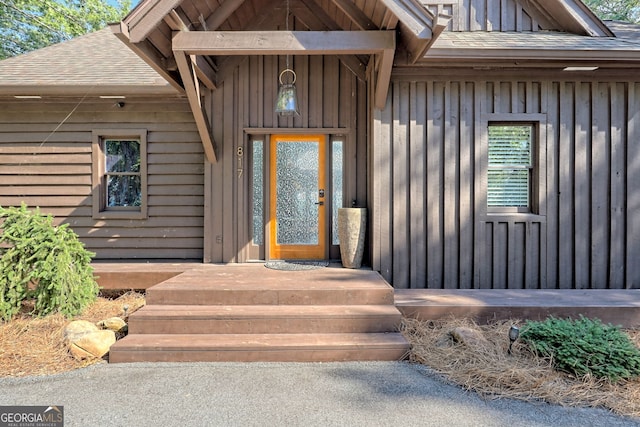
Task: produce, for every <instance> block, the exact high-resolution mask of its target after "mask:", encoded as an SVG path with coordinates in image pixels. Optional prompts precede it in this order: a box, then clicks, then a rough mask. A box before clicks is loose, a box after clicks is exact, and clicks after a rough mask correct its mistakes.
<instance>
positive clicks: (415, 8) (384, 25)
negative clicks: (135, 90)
mask: <svg viewBox="0 0 640 427" xmlns="http://www.w3.org/2000/svg"><path fill="white" fill-rule="evenodd" d="M287 8H288V9H289V11H290V13H289V14H288V15H287ZM450 18H451V17H450V16H448V15H444V14H439V15H436V14H434V13H432V12H430V11H429V10H428V9H427V8H426V7H425V6H424V5H423V4H422V3H421V2H420V1H419V0H354V1H352V0H280V1H276V2H273V1H270V0H217V1H216V0H143V1H142V2H141V3H140V4H139V5H138V6H137V7H136V8H135V9H134V10H133V11H132V12H131V13H130V14H129V15H128V16H127V17H125V18H124V20H123V21H122V22H121V23H120V24H116V25H114V26H113V27H112V29H113V31H114V32H115V33H116V34H117V35H118V37H119V38H120V39H121V40H122V41H123V42H125V43H126V44H127V45H128V46H129V47H131V49H133V50H134V51H135V52H136V53H137V54H138V55H139V56H140V57H142V58H143V59H144V60H145V61H146V62H147V63H148V64H149V65H151V66H152V67H153V68H155V69H156V70H157V71H158V72H160V73H161V75H162V76H163V77H165V78H166V79H167V80H168V81H169V82H170V83H171V84H172V85H174V86H175V87H176V88H178V89H179V90H181V91H182V90H184V92H185V93H186V95H187V97H188V99H189V102H190V105H191V109H192V111H193V114H194V117H195V121H196V124H197V126H198V130H199V132H200V136H201V138H202V141H203V145H204V149H205V154H206V156H207V159H208V160H209V161H210V162H215V160H216V153H215V142H214V140H213V136H212V134H211V129H210V125H209V120H208V118H207V115H206V112H205V110H204V108H203V106H202V105H201V96H200V86H201V84H202V85H204V86H206V87H208V88H210V89H212V90H215V88H216V86H217V85H219V84H220V82H222V81H223V80H224V79H225V76H226V75H228V74H229V73H230V72H232V71H233V70H234V69H235V68H236V67H237V65H238V64H239V63H240V61H242V60H243V57H246V56H248V55H285V54H286V55H337V56H338V57H339V58H340V60H341V61H342V62H343V64H344V65H345V66H346V67H347V68H349V69H350V70H351V71H352V72H353V73H354V74H355V75H356V76H358V77H359V78H360V79H362V80H364V79H365V78H367V77H370V78H373V79H375V80H374V81H375V85H376V90H375V93H376V95H375V99H374V104H375V106H376V107H378V108H382V107H383V106H384V103H385V100H386V97H387V91H388V87H389V80H390V78H391V70H392V68H393V58H394V55H395V52H396V50H397V49H398V45H396V37H395V33H396V30H399V31H398V33H399V37H400V44H399V46H400V48H401V49H403V50H405V51H406V53H407V55H406V56H407V57H408V58H409V60H410V61H411V62H415V61H416V60H417V59H419V58H421V57H422V56H423V55H424V53H425V52H426V50H427V49H428V48H429V46H430V45H431V44H432V43H433V41H434V40H435V39H436V38H437V36H438V35H439V34H440V33H441V32H442V31H443V30H444V29H445V27H446V26H447V24H448V22H449V19H450ZM285 28H287V29H289V28H291V29H292V30H293V31H283V30H284V29H285ZM374 57H375V58H377V59H376V60H373V61H372V58H374Z"/></svg>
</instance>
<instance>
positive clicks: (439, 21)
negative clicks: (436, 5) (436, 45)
mask: <svg viewBox="0 0 640 427" xmlns="http://www.w3.org/2000/svg"><path fill="white" fill-rule="evenodd" d="M451 18H452V17H451V15H444V14H440V15H438V16H437V17H436V21H435V24H434V25H433V28H432V29H431V38H430V39H426V40H424V41H422V43H416V44H415V45H414V46H413V49H412V50H410V51H409V55H410V56H409V62H410V63H411V64H415V63H416V61H418V60H419V59H421V58H422V57H423V56H424V54H425V52H426V51H427V50H428V49H429V47H431V45H432V44H433V42H435V41H436V39H437V38H438V37H439V36H440V34H442V32H443V31H444V30H445V28H447V26H448V25H449V21H451ZM408 48H409V46H407V49H408Z"/></svg>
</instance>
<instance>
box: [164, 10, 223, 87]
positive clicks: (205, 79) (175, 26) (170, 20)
mask: <svg viewBox="0 0 640 427" xmlns="http://www.w3.org/2000/svg"><path fill="white" fill-rule="evenodd" d="M164 21H165V22H166V23H167V25H169V28H171V29H172V30H173V31H189V26H188V25H187V23H186V18H185V17H184V16H182V15H181V14H180V13H178V11H177V10H175V9H173V10H172V11H171V12H169V14H168V15H167V16H165V17H164ZM191 65H192V67H193V68H194V70H195V72H196V75H197V76H198V79H199V80H200V81H201V82H202V84H204V85H205V86H206V87H207V88H208V89H211V90H216V87H217V85H216V71H215V69H214V68H213V67H212V66H211V64H210V63H209V61H208V60H207V59H206V58H205V57H203V56H192V57H191Z"/></svg>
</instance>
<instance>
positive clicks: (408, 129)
mask: <svg viewBox="0 0 640 427" xmlns="http://www.w3.org/2000/svg"><path fill="white" fill-rule="evenodd" d="M373 114H374V122H373V129H374V135H373V147H372V162H373V163H372V165H371V171H372V174H373V181H372V190H371V196H372V201H371V205H372V206H373V214H372V215H371V220H372V239H373V249H372V250H373V254H372V265H373V268H374V269H376V270H378V271H380V272H381V273H382V274H383V276H384V277H385V278H386V279H387V280H389V281H390V282H391V283H392V284H393V286H395V287H398V288H407V287H411V288H461V289H466V288H495V289H502V288H508V289H523V288H527V289H536V288H541V289H547V288H548V289H555V288H575V289H587V288H594V289H595V288H611V289H614V288H615V289H623V288H640V266H639V265H640V262H639V261H640V215H639V213H640V191H638V190H639V188H638V185H639V184H640V83H638V82H620V83H618V82H611V81H575V82H573V81H519V80H505V81H479V80H465V81H445V80H438V79H436V80H432V81H411V79H407V78H405V79H404V80H403V81H394V82H393V83H392V86H391V89H390V94H389V98H388V102H387V106H386V108H385V109H384V110H382V111H374V112H373ZM492 114H497V115H499V117H502V118H504V117H509V116H510V115H513V117H514V118H520V119H521V118H522V117H528V116H527V115H531V117H543V118H544V120H543V126H541V135H540V138H539V141H540V146H539V150H538V166H537V167H538V168H539V173H540V174H541V175H540V176H539V179H538V183H539V188H538V189H537V191H538V193H537V194H538V197H539V203H540V206H539V209H538V212H537V213H538V215H526V214H525V215H521V214H512V215H504V214H503V215H487V214H486V195H485V188H486V178H485V177H486V175H484V176H483V174H482V164H483V163H482V162H483V161H486V160H484V159H483V157H484V156H485V155H486V154H485V153H483V150H482V142H481V138H482V128H483V127H486V123H487V121H486V117H491V115H492Z"/></svg>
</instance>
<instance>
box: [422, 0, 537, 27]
mask: <svg viewBox="0 0 640 427" xmlns="http://www.w3.org/2000/svg"><path fill="white" fill-rule="evenodd" d="M423 3H425V6H426V7H427V9H429V10H430V11H431V12H432V13H434V14H439V13H444V14H447V15H451V16H453V19H452V20H451V21H450V23H449V27H448V28H447V29H448V30H449V31H538V30H540V24H539V23H538V22H537V21H536V19H535V18H533V17H531V16H530V15H529V14H528V13H527V12H526V11H525V10H524V9H523V8H522V5H521V4H520V2H518V1H514V0H460V1H448V0H436V1H425V2H423Z"/></svg>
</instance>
